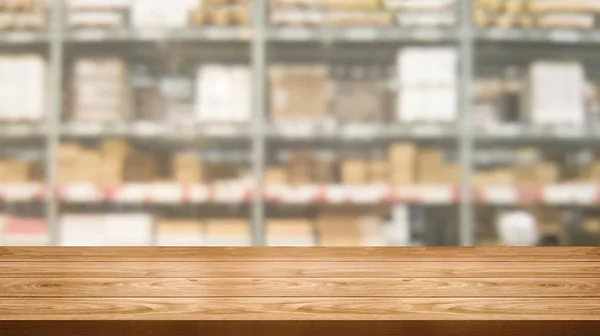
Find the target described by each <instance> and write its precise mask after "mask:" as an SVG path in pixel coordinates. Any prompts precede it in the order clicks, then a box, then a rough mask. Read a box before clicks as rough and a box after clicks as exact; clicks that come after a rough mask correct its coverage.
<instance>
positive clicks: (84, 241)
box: [60, 214, 154, 246]
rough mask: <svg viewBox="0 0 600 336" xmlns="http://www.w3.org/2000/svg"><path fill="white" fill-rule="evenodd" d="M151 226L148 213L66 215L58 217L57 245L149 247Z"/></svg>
mask: <svg viewBox="0 0 600 336" xmlns="http://www.w3.org/2000/svg"><path fill="white" fill-rule="evenodd" d="M153 225H154V220H153V218H152V216H151V215H148V214H104V215H73V214H66V215H63V216H62V217H61V220H60V234H61V237H60V245H61V246H150V245H152V234H153Z"/></svg>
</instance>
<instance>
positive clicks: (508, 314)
mask: <svg viewBox="0 0 600 336" xmlns="http://www.w3.org/2000/svg"><path fill="white" fill-rule="evenodd" d="M0 320H237V321H252V320H263V321H282V320H309V321H319V320H324V321H332V320H351V321H352V320H359V321H378V320H413V321H418V320H424V321H435V320H514V321H524V320H553V321H560V320H584V321H585V320H588V321H591V320H594V321H600V300H599V299H598V298H536V299H529V298H502V299H498V298H470V299H465V298H444V299H441V298H436V299H432V298H261V297H252V298H232V297H231V298H230V297H227V298H168V299H166V298H114V299H107V298H27V299H24V298H12V299H11V298H0Z"/></svg>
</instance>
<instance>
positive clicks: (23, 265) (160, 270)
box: [0, 261, 600, 278]
mask: <svg viewBox="0 0 600 336" xmlns="http://www.w3.org/2000/svg"><path fill="white" fill-rule="evenodd" d="M6 277H9V278H19V277H20V278H24V277H29V278H36V277H44V278H61V277H67V278H145V277H153V278H257V277H263V278H373V277H376V278H449V277H458V278H463V277H464V278H532V277H534V278H535V277H540V278H560V277H569V278H580V277H596V278H600V262H569V263H556V262H501V261H500V262H494V263H486V262H419V263H414V262H337V263H334V262H225V263H224V262H110V263H109V262H71V261H68V262H41V261H34V262H17V261H12V262H0V278H6Z"/></svg>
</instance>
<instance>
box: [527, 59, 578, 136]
mask: <svg viewBox="0 0 600 336" xmlns="http://www.w3.org/2000/svg"><path fill="white" fill-rule="evenodd" d="M584 100H585V74H584V68H583V66H582V65H581V64H579V63H575V62H535V63H534V64H533V65H532V66H531V67H530V69H529V76H528V85H526V94H525V100H524V101H525V106H524V109H525V113H526V115H527V117H528V118H527V119H528V120H529V121H530V122H532V123H534V124H544V125H547V124H551V125H560V124H570V125H582V124H583V123H585V120H586V118H585V115H586V109H585V101H584Z"/></svg>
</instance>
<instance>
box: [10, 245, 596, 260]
mask: <svg viewBox="0 0 600 336" xmlns="http://www.w3.org/2000/svg"><path fill="white" fill-rule="evenodd" d="M35 260H38V261H83V260H85V261H332V262H333V261H334V262H341V261H600V247H544V248H535V247H463V248H456V247H414V248H406V247H381V248H354V247H340V248H320V247H312V248H294V247H289V248H273V247H271V248H269V247H267V248H255V247H252V248H233V247H232V248H227V247H223V248H208V247H207V248H183V247H181V248H179V247H173V248H169V247H155V248H148V247H122V248H102V247H90V248H79V247H73V248H70V247H45V248H30V247H1V248H0V261H35Z"/></svg>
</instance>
